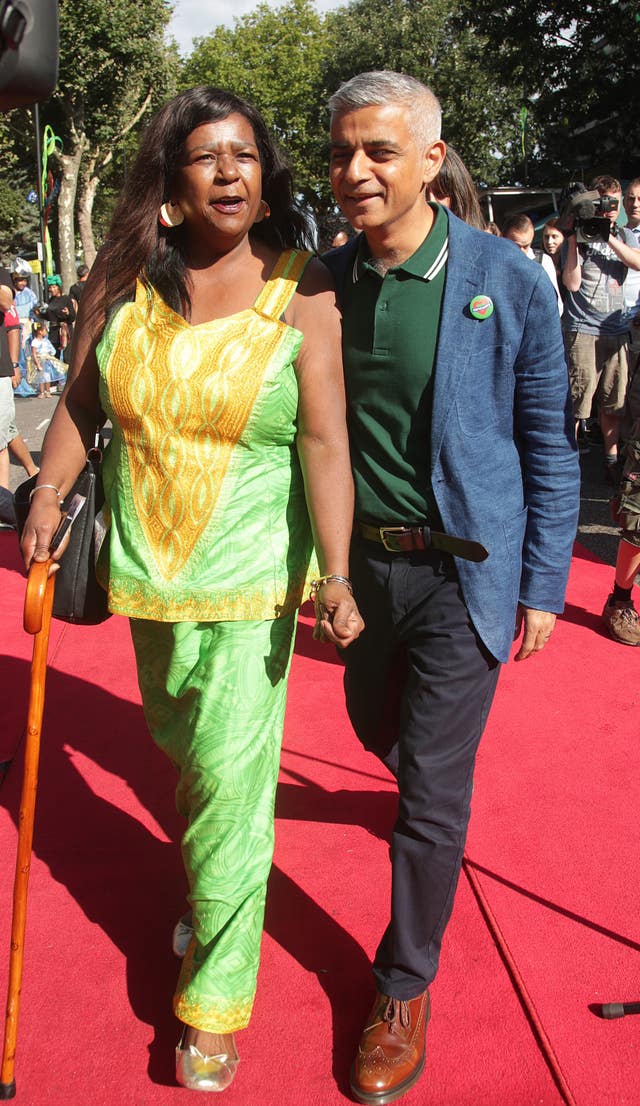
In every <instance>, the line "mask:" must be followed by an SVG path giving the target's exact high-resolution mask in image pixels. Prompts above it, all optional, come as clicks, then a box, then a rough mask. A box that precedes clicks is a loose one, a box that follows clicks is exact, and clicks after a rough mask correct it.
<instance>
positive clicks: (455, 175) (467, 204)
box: [429, 146, 487, 230]
mask: <svg viewBox="0 0 640 1106" xmlns="http://www.w3.org/2000/svg"><path fill="white" fill-rule="evenodd" d="M429 189H430V190H431V192H432V194H433V195H434V196H435V198H436V199H437V200H441V199H443V198H444V199H448V200H449V209H450V210H451V211H452V212H453V214H454V215H457V216H458V218H459V219H462V220H463V221H464V222H465V223H468V224H469V226H471V227H477V229H478V230H486V227H487V224H486V222H485V219H484V216H483V214H482V210H481V208H480V204H479V202H478V193H477V192H476V186H475V184H474V183H473V179H472V177H471V174H470V173H469V170H468V169H467V167H466V165H465V164H464V162H463V160H462V158H461V157H460V155H459V154H458V153H456V151H455V150H454V148H453V146H447V152H446V154H445V155H444V161H443V162H442V165H441V166H440V172H439V173H438V175H437V177H436V178H435V180H433V181H431V184H430V185H429Z"/></svg>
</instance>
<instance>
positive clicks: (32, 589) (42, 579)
mask: <svg viewBox="0 0 640 1106" xmlns="http://www.w3.org/2000/svg"><path fill="white" fill-rule="evenodd" d="M52 564H53V561H51V560H48V561H32V562H31V567H30V569H29V576H28V578H27V593H26V595H25V597H24V615H23V620H22V624H23V626H24V629H25V632H26V633H27V634H39V633H40V630H41V629H42V615H43V611H44V601H45V595H46V590H47V580H48V579H49V569H50V568H51V565H52Z"/></svg>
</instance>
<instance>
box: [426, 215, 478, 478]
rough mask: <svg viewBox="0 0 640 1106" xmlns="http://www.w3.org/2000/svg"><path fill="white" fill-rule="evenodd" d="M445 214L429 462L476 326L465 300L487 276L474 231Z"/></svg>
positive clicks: (436, 451)
mask: <svg viewBox="0 0 640 1106" xmlns="http://www.w3.org/2000/svg"><path fill="white" fill-rule="evenodd" d="M448 216H449V258H448V261H447V276H446V281H445V286H444V294H443V297H442V309H441V312H440V328H439V332H438V346H437V350H436V359H435V365H434V380H433V410H432V416H431V463H432V465H433V464H434V463H435V462H436V460H437V458H438V455H439V453H440V449H441V446H442V439H443V436H444V431H445V427H446V423H447V419H448V417H449V414H450V412H451V408H452V406H453V403H454V401H455V398H456V392H457V390H458V385H459V383H460V381H461V379H462V376H463V374H464V372H465V371H466V368H467V365H468V362H469V358H470V356H471V345H472V342H473V337H474V334H475V332H476V328H477V326H478V321H477V319H474V318H473V316H472V315H471V314H470V313H469V304H470V303H471V300H472V299H473V297H474V296H477V295H479V294H480V293H481V292H484V291H485V289H486V279H487V273H486V270H485V269H484V268H481V267H479V266H478V264H477V262H476V258H477V256H478V254H479V252H480V249H479V244H478V240H477V239H476V235H475V234H474V233H473V232H472V231H470V230H469V228H468V227H467V226H466V224H465V223H463V222H462V221H461V220H460V219H457V218H456V217H455V216H454V215H451V213H450V212H449V213H448ZM476 233H481V232H476Z"/></svg>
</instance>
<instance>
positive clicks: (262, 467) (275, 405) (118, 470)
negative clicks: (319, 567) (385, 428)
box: [97, 250, 312, 622]
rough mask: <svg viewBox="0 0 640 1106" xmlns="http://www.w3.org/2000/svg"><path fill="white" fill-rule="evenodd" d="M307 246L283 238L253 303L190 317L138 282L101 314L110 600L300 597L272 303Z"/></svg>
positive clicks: (289, 287)
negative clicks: (129, 297) (295, 246)
mask: <svg viewBox="0 0 640 1106" xmlns="http://www.w3.org/2000/svg"><path fill="white" fill-rule="evenodd" d="M308 259H309V254H308V253H304V252H298V251H295V250H289V251H286V252H284V253H283V254H281V256H280V259H279V260H278V262H277V264H276V267H275V269H274V271H273V273H272V275H271V278H270V279H269V281H268V282H267V283H266V284H265V287H264V288H263V290H262V292H261V293H260V295H259V296H258V298H257V300H256V302H255V303H254V305H253V307H250V308H247V310H245V311H240V312H238V313H237V314H235V315H231V316H229V317H227V318H223V319H214V320H212V321H211V322H207V323H201V324H199V325H198V326H191V325H190V324H189V323H188V322H186V321H185V320H184V319H183V318H182V317H181V316H180V315H177V314H176V313H175V312H174V311H172V310H171V308H170V307H167V305H166V304H165V303H164V302H163V301H162V300H161V299H160V297H159V296H158V294H157V293H156V292H154V290H153V289H151V288H150V287H148V286H145V285H143V284H142V283H141V282H138V285H137V288H136V296H135V300H134V301H133V302H132V303H129V304H126V305H124V306H123V307H122V308H121V309H120V310H119V311H118V312H117V314H116V315H115V317H114V318H113V320H112V321H111V323H110V324H109V325H108V326H107V328H106V330H105V333H104V336H103V338H102V340H101V342H100V345H99V346H98V350H97V356H98V364H99V367H100V399H101V403H102V406H103V410H104V411H105V413H106V414H107V415H108V416H109V418H110V419H111V422H112V424H113V440H112V442H111V444H110V445H109V447H108V449H107V450H106V452H105V459H104V466H103V468H104V485H105V495H106V499H107V503H108V508H107V519H106V520H107V524H108V526H109V529H110V534H109V543H108V556H107V552H106V550H105V553H104V555H103V554H102V553H101V556H100V559H99V563H98V575H99V578H100V579H101V581H102V582H103V584H104V585H105V586H106V587H108V592H109V607H110V609H111V610H112V611H114V612H116V613H118V614H125V615H129V616H131V617H134V618H149V619H154V620H157V621H161V622H181V621H189V620H199V621H212V620H219V619H224V620H237V619H259V618H266V619H271V618H279V617H281V616H282V615H285V614H289V613H291V611H293V610H295V609H296V608H297V607H298V606H299V605H300V602H301V599H302V595H303V589H304V585H305V581H306V577H307V574H308V569H309V563H310V557H311V549H312V542H311V531H310V526H309V519H308V515H307V510H306V505H305V499H304V487H303V482H302V474H301V471H300V465H299V462H298V457H297V454H296V450H295V444H294V439H295V433H296V411H297V403H298V389H297V382H296V375H295V370H294V362H295V358H296V356H297V353H298V351H299V349H300V344H301V342H302V335H301V334H300V332H299V331H298V330H295V329H294V328H293V327H290V326H288V325H287V324H286V323H284V322H283V321H282V318H281V316H282V314H283V312H284V310H285V308H286V306H287V304H288V302H289V300H290V299H291V296H292V295H293V293H294V291H295V289H296V286H297V283H298V281H299V279H300V277H301V275H302V272H303V270H304V267H305V265H306V263H307V261H308Z"/></svg>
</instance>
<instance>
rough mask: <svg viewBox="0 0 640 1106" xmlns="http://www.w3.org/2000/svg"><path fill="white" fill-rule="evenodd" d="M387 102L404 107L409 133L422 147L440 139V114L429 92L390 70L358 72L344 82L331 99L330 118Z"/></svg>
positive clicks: (412, 78)
mask: <svg viewBox="0 0 640 1106" xmlns="http://www.w3.org/2000/svg"><path fill="white" fill-rule="evenodd" d="M388 103H400V104H404V105H405V106H406V109H407V114H408V123H409V127H410V130H411V132H412V134H413V136H414V138H415V139H416V140H417V141H418V142H419V143H421V144H424V146H425V148H426V147H427V146H429V145H430V144H431V143H432V142H435V141H436V140H437V139H438V138H440V124H441V119H442V112H441V109H440V104H439V103H438V101H437V99H436V97H435V96H434V94H433V92H432V91H431V89H430V88H427V86H426V85H425V84H422V81H418V80H416V78H415V77H409V76H408V75H407V74H406V73H394V72H393V70H391V69H378V70H374V71H373V72H371V73H359V74H358V75H357V77H352V78H351V80H349V81H345V83H344V84H343V85H340V88H339V89H338V91H337V92H334V94H333V96H331V97H330V99H329V111H330V112H331V117H332V118H333V116H334V115H342V114H343V113H344V112H347V111H359V110H360V108H367V107H371V106H372V105H373V104H388Z"/></svg>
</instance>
